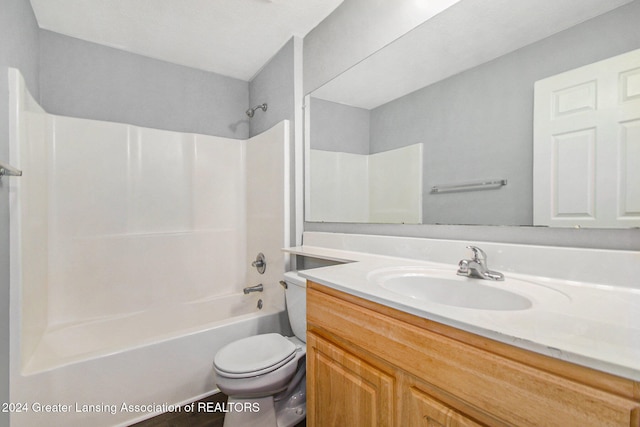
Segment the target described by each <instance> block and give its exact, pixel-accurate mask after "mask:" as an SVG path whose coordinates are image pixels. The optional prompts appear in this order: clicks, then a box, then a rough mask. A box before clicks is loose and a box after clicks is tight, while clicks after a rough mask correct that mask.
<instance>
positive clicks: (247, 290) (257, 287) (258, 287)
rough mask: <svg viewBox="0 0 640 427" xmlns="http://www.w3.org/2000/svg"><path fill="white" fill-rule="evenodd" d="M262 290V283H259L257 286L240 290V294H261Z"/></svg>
mask: <svg viewBox="0 0 640 427" xmlns="http://www.w3.org/2000/svg"><path fill="white" fill-rule="evenodd" d="M263 290H264V288H263V286H262V283H260V284H259V285H255V286H248V287H246V288H244V289H243V290H242V292H244V294H245V295H248V294H250V293H251V292H262V291H263Z"/></svg>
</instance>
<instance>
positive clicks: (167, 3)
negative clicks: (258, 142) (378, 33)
mask: <svg viewBox="0 0 640 427" xmlns="http://www.w3.org/2000/svg"><path fill="white" fill-rule="evenodd" d="M340 3H342V0H31V5H32V6H33V10H34V12H35V15H36V19H37V21H38V25H39V26H40V28H43V29H46V30H50V31H54V32H57V33H61V34H65V35H68V36H71V37H76V38H79V39H82V40H87V41H90V42H94V43H99V44H102V45H106V46H111V47H115V48H118V49H122V50H125V51H128V52H133V53H137V54H140V55H144V56H148V57H151V58H155V59H161V60H164V61H168V62H172V63H175V64H180V65H185V66H188V67H192V68H198V69H201V70H205V71H211V72H215V73H218V74H222V75H225V76H230V77H235V78H238V79H241V80H245V81H248V80H250V79H251V78H252V77H253V76H254V75H255V74H256V73H257V72H258V71H259V70H260V68H261V67H262V66H263V65H264V64H266V63H267V61H268V60H269V59H271V57H272V56H273V55H275V54H276V53H277V52H278V50H279V49H280V48H281V47H282V46H283V45H284V44H285V43H286V42H287V41H288V40H289V39H290V38H291V37H292V36H299V37H303V36H305V35H306V34H307V33H308V32H309V31H311V30H312V29H313V28H314V27H315V26H316V25H318V23H320V21H322V20H323V19H324V18H325V17H326V16H328V15H329V14H330V13H331V12H332V11H333V10H334V9H335V8H336V7H338V6H339V5H340Z"/></svg>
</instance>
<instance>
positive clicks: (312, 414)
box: [307, 333, 396, 427]
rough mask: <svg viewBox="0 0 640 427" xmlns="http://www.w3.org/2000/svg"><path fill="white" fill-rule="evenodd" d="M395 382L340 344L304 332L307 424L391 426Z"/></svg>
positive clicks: (349, 426)
mask: <svg viewBox="0 0 640 427" xmlns="http://www.w3.org/2000/svg"><path fill="white" fill-rule="evenodd" d="M394 388H395V381H394V378H393V376H392V375H389V374H387V373H385V372H383V371H381V370H379V369H377V368H376V367H374V366H372V365H370V364H368V363H367V362H365V361H364V360H362V359H360V358H359V357H357V356H355V355H354V354H352V353H348V352H347V351H345V350H344V349H342V348H341V347H339V346H337V345H335V344H333V343H331V342H329V341H326V340H325V339H323V338H321V337H319V336H317V335H315V334H313V333H308V334H307V425H308V426H309V427H325V426H332V427H340V426H344V427H356V426H357V427H369V426H370V427H387V426H388V427H391V426H393V425H394V417H395V411H394V407H395V400H396V399H395V392H394Z"/></svg>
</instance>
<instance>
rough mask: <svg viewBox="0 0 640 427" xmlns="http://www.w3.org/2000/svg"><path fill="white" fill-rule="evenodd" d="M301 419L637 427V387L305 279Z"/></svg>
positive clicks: (433, 426) (433, 425) (315, 424)
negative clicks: (303, 415)
mask: <svg viewBox="0 0 640 427" xmlns="http://www.w3.org/2000/svg"><path fill="white" fill-rule="evenodd" d="M307 328H308V331H307V369H308V375H307V384H308V385H307V399H308V403H307V408H308V415H307V423H308V425H309V426H310V427H323V426H358V427H360V426H381V427H382V426H412V427H413V426H429V427H437V426H465V427H468V426H483V425H490V426H528V425H537V426H581V427H583V426H598V427H601V426H635V427H638V426H640V383H638V382H636V381H631V380H628V379H625V378H621V377H617V376H614V375H610V374H607V373H603V372H599V371H596V370H593V369H589V368H586V367H583V366H578V365H574V364H571V363H568V362H565V361H562V360H560V359H555V358H551V357H547V356H543V355H540V354H537V353H534V352H531V351H527V350H523V349H520V348H517V347H513V346H509V345H507V344H503V343H499V342H496V341H493V340H490V339H487V338H483V337H480V336H478V335H475V334H471V333H468V332H465V331H461V330H458V329H456V328H452V327H449V326H446V325H443V324H440V323H437V322H433V321H430V320H427V319H424V318H421V317H418V316H414V315H411V314H408V313H405V312H402V311H398V310H395V309H392V308H389V307H386V306H383V305H380V304H376V303H373V302H371V301H367V300H364V299H361V298H358V297H355V296H352V295H349V294H345V293H342V292H339V291H336V290H334V289H331V288H328V287H325V286H322V285H319V284H316V283H313V282H309V283H308V286H307Z"/></svg>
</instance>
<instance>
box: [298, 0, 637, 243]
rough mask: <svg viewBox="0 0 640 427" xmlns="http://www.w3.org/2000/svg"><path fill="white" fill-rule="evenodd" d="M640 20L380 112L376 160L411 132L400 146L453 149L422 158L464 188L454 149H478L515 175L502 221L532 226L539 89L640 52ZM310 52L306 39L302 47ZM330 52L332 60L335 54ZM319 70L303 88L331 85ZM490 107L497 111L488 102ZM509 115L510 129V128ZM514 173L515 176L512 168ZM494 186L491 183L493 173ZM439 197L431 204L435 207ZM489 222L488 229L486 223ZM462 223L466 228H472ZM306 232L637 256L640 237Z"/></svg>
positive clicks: (601, 23) (517, 58)
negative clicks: (469, 144)
mask: <svg viewBox="0 0 640 427" xmlns="http://www.w3.org/2000/svg"><path fill="white" fill-rule="evenodd" d="M352 14H353V16H352V18H353V19H357V11H356V10H354V11H353V13H352ZM639 17H640V0H636V1H634V2H632V3H630V4H628V5H626V6H623V7H621V8H618V9H616V10H614V11H612V12H609V13H607V14H605V15H603V16H601V17H598V18H595V19H593V20H591V21H587V22H585V23H583V24H581V25H579V26H577V27H574V28H573V29H569V30H567V31H563V32H561V33H558V34H556V35H554V36H552V37H550V38H548V39H545V40H542V41H540V42H538V43H535V44H534V45H531V46H529V47H525V48H523V49H520V50H518V51H516V52H514V53H512V54H510V55H507V56H505V57H503V58H499V59H497V60H495V61H492V62H490V63H487V64H485V65H482V66H480V67H477V68H475V69H472V70H469V71H467V72H465V73H461V74H460V75H457V76H454V77H452V78H450V79H447V80H445V81H443V82H440V83H438V84H435V85H433V86H431V87H428V88H426V89H424V90H422V91H419V92H417V93H413V94H410V95H409V96H407V98H406V99H404V100H399V101H397V102H395V103H391V104H390V105H388V106H384V107H381V108H379V111H374V112H372V116H371V121H372V124H371V131H370V133H371V135H372V138H373V139H374V140H375V142H373V147H372V150H371V151H372V152H377V151H383V150H385V149H390V148H393V147H396V146H397V144H398V141H399V140H400V138H397V137H391V136H390V134H389V133H387V132H386V130H383V129H382V127H383V126H382V125H384V126H388V125H390V124H392V125H395V126H397V127H399V128H402V127H404V128H405V129H404V131H403V133H404V137H403V138H402V139H407V141H406V143H405V142H404V141H403V142H402V145H406V144H413V143H415V142H430V143H431V142H433V141H439V140H441V141H446V143H443V144H440V145H435V146H432V147H429V148H427V149H425V160H426V162H427V163H426V165H427V166H426V167H427V168H430V169H432V170H434V171H436V172H437V173H438V174H439V175H438V176H442V177H443V178H444V177H445V176H446V177H447V180H448V177H449V176H450V174H453V173H455V176H456V180H458V178H457V177H458V176H460V177H462V176H463V175H462V174H463V171H464V169H465V168H468V165H465V164H459V163H458V162H457V161H456V159H455V156H456V155H458V154H460V150H459V149H458V150H456V149H455V148H453V147H455V145H456V144H461V143H462V142H463V141H473V143H474V144H476V145H475V147H476V148H475V151H474V154H477V153H478V148H477V147H481V151H484V152H486V153H488V154H489V155H491V156H495V157H496V158H498V159H502V161H501V162H500V164H499V166H498V167H499V168H503V169H504V171H505V172H504V173H505V174H509V175H508V176H505V177H506V178H509V180H510V182H509V185H508V186H507V187H509V188H510V189H514V188H518V190H519V191H521V192H522V194H519V195H514V197H515V199H514V201H513V202H505V201H498V202H496V203H497V204H499V205H500V206H501V209H503V213H504V214H506V215H507V216H508V217H510V218H511V219H510V220H509V219H507V218H503V219H501V222H502V223H515V224H520V223H527V222H528V223H530V221H531V218H530V216H531V214H530V212H531V202H530V200H531V197H532V196H531V194H532V190H531V178H530V176H531V174H532V166H531V164H532V160H531V158H532V157H531V156H532V148H531V146H532V142H531V139H532V132H533V131H532V115H533V112H532V106H533V98H532V96H533V82H534V81H535V80H538V79H540V78H543V77H546V76H550V75H553V74H557V73H559V72H561V71H565V70H568V69H572V68H575V67H577V66H580V65H584V64H587V63H590V62H593V61H596V60H598V59H603V58H606V57H609V56H613V55H616V54H619V53H623V52H625V51H628V50H631V49H634V48H638V47H640V26H639V25H638V24H637V23H638V21H639ZM324 25H325V22H323V23H321V24H320V26H324ZM327 28H330V26H327ZM314 31H317V30H314ZM311 35H312V34H310V35H309V36H311ZM306 42H307V40H306V39H305V46H306V44H307V43H306ZM331 47H332V48H333V49H340V41H336V42H334V44H333V45H332V46H331ZM326 49H327V50H330V48H329V47H326ZM308 55H311V52H307V51H305V62H309V64H314V63H315V62H312V61H307V56H308ZM353 59H354V61H353V63H354V64H355V63H356V62H358V61H359V60H360V58H359V57H357V55H354V57H353ZM539 63H540V64H539ZM316 67H317V68H319V69H314V68H312V67H311V66H307V67H305V79H306V78H307V76H308V75H318V76H326V70H324V69H322V68H321V65H316ZM518 73H521V76H519V77H514V74H518ZM326 81H328V78H327V80H325V82H326ZM496 94H497V95H496ZM488 99H491V101H489V102H487V100H488ZM417 102H426V104H424V105H421V106H420V107H419V108H418V107H416V106H415V105H411V106H410V108H412V109H413V110H411V111H409V112H408V111H407V109H406V108H405V107H409V105H410V104H414V103H417ZM404 104H407V105H404ZM505 114H506V115H507V117H508V118H507V119H504V118H503V117H504V115H505ZM495 116H498V117H500V120H501V121H502V122H503V126H502V127H506V130H505V129H502V128H501V129H499V131H500V133H501V136H500V137H499V138H498V137H496V136H495V135H496V130H495V126H492V125H491V122H490V120H491V119H492V118H493V117H495ZM461 120H462V121H464V126H461V124H460V123H461ZM392 138H393V139H392ZM436 144H437V142H436ZM447 144H449V145H447ZM452 144H453V146H452ZM480 144H482V145H480ZM505 153H508V156H509V157H510V158H511V159H515V160H513V161H511V160H510V162H512V164H509V162H507V161H506V160H505V159H506V158H507V154H505ZM431 154H433V157H431ZM438 155H444V156H447V157H444V158H445V160H439V159H440V158H439V157H438ZM431 159H434V160H431ZM514 164H515V166H516V169H514V168H513V165H514ZM517 168H522V170H521V173H520V172H519V173H518V178H517V179H514V178H512V177H515V176H516V175H513V173H515V172H518V171H517ZM498 172H499V170H497V172H496V176H495V177H496V178H502V176H498V175H499V173H498ZM491 177H493V173H492V176H491ZM427 179H428V181H426V185H425V189H427V190H428V188H430V185H434V184H441V183H446V182H447V180H445V181H443V182H432V180H433V179H434V178H433V177H427ZM435 179H439V178H435ZM500 191H503V190H500ZM488 193H489V192H477V193H476V195H481V196H486V195H487V194H488ZM496 193H498V192H496ZM469 194H470V193H465V202H464V203H461V202H460V201H458V202H457V203H455V204H452V206H454V208H455V209H458V210H468V209H469V206H473V208H474V210H475V209H476V208H478V207H479V208H482V206H483V202H482V200H475V201H473V203H471V202H470V201H469V199H468V195H469ZM503 194H504V192H503ZM476 195H474V196H473V197H475V196H476ZM441 196H442V195H439V196H434V197H432V198H431V199H433V198H435V197H441ZM427 200H429V199H427ZM450 200H451V198H450ZM444 201H446V199H444V198H442V197H441V198H440V199H439V203H440V204H442V203H444ZM429 203H431V201H429ZM439 208H442V206H439ZM525 210H526V212H525ZM451 218H452V216H451V215H447V216H445V217H444V218H430V219H429V220H430V221H441V222H445V223H451V222H456V221H452V220H451ZM485 220H487V219H486V218H485ZM483 221H484V220H483ZM487 221H488V220H487ZM509 221H510V222H509ZM463 222H464V223H467V224H468V223H469V222H468V221H463ZM305 230H306V231H327V232H341V233H363V234H382V235H399V236H415V237H432V238H443V239H456V240H469V241H473V240H477V241H497V242H509V243H525V244H539V245H554V246H577V247H593V248H614V249H616V248H617V249H635V250H639V249H640V230H639V229H629V230H588V229H580V230H575V229H546V228H541V227H490V226H445V225H422V226H408V225H379V224H339V223H334V224H329V223H305Z"/></svg>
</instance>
